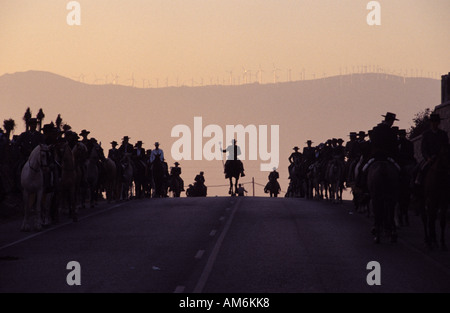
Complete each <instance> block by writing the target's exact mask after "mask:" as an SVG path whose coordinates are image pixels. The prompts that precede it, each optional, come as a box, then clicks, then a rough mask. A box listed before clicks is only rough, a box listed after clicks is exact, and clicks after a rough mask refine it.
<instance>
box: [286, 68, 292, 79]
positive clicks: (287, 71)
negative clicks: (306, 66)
mask: <svg viewBox="0 0 450 313" xmlns="http://www.w3.org/2000/svg"><path fill="white" fill-rule="evenodd" d="M291 73H292V69H290V68H288V69H286V78H287V81H288V82H291V81H292V77H291Z"/></svg>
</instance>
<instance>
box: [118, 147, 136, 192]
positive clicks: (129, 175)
mask: <svg viewBox="0 0 450 313" xmlns="http://www.w3.org/2000/svg"><path fill="white" fill-rule="evenodd" d="M131 162H132V161H131V154H130V153H125V155H124V156H123V158H122V159H121V160H120V164H123V171H122V177H120V179H119V182H120V183H119V184H120V198H119V199H121V200H129V199H131V193H132V185H133V164H132V163H131Z"/></svg>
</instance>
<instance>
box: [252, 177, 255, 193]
mask: <svg viewBox="0 0 450 313" xmlns="http://www.w3.org/2000/svg"><path fill="white" fill-rule="evenodd" d="M252 186H253V197H254V196H255V177H252Z"/></svg>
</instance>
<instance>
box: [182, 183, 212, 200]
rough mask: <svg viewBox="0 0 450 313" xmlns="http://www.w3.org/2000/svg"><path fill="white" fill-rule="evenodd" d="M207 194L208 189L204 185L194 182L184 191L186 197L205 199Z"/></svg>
mask: <svg viewBox="0 0 450 313" xmlns="http://www.w3.org/2000/svg"><path fill="white" fill-rule="evenodd" d="M207 193H208V187H206V186H205V184H199V183H198V182H195V183H194V184H193V185H189V187H188V189H187V190H186V196H187V197H206V195H207Z"/></svg>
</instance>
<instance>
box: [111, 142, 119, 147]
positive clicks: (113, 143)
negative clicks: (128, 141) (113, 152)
mask: <svg viewBox="0 0 450 313" xmlns="http://www.w3.org/2000/svg"><path fill="white" fill-rule="evenodd" d="M110 144H112V145H113V146H117V145H118V143H117V141H111V142H110Z"/></svg>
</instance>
